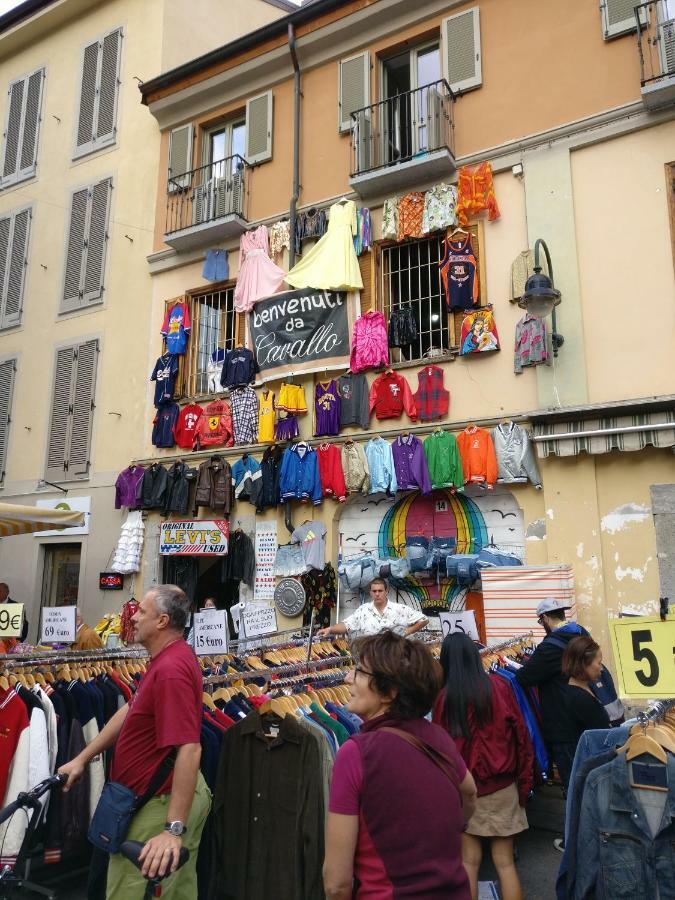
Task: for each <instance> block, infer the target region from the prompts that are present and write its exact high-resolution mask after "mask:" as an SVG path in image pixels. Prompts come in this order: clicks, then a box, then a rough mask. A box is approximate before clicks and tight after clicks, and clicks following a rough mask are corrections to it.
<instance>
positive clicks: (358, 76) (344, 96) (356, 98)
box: [338, 53, 370, 131]
mask: <svg viewBox="0 0 675 900" xmlns="http://www.w3.org/2000/svg"><path fill="white" fill-rule="evenodd" d="M338 78H339V84H338V129H339V130H340V131H349V130H350V128H351V127H352V113H353V112H356V111H357V110H359V109H363V108H364V107H366V106H368V105H369V103H370V56H369V55H368V53H359V54H357V55H356V56H350V57H349V58H348V59H341V60H340V62H339V63H338Z"/></svg>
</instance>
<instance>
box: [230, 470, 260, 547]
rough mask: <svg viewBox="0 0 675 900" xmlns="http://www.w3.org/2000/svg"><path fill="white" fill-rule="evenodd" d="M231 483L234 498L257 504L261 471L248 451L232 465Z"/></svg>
mask: <svg viewBox="0 0 675 900" xmlns="http://www.w3.org/2000/svg"><path fill="white" fill-rule="evenodd" d="M232 485H233V486H234V499H235V500H248V501H249V502H250V503H252V504H253V505H254V506H257V504H258V498H259V497H260V492H261V491H262V472H261V471H260V465H259V464H258V460H257V459H254V458H253V457H252V456H251V454H250V453H244V455H243V456H242V458H241V459H238V460H237V461H236V463H235V464H234V465H233V466H232ZM228 553H229V550H228Z"/></svg>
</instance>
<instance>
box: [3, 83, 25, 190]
mask: <svg viewBox="0 0 675 900" xmlns="http://www.w3.org/2000/svg"><path fill="white" fill-rule="evenodd" d="M25 88H26V82H25V81H24V79H23V78H22V79H21V81H15V82H14V84H12V85H10V88H9V91H8V92H7V93H8V95H9V103H8V106H7V122H6V124H5V156H4V159H3V163H2V178H3V181H4V180H5V179H8V178H11V177H12V176H13V175H16V164H17V161H18V158H19V141H20V139H21V118H22V112H23V94H24V90H25Z"/></svg>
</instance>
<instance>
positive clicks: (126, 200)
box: [0, 0, 294, 640]
mask: <svg viewBox="0 0 675 900" xmlns="http://www.w3.org/2000/svg"><path fill="white" fill-rule="evenodd" d="M229 7H230V11H229V13H228V16H227V17H225V16H223V15H222V10H221V4H219V3H217V2H215V0H214V2H211V0H208V2H201V3H200V4H199V6H198V9H197V10H195V9H194V8H193V9H192V10H191V12H190V14H189V15H190V28H189V29H186V28H185V27H184V24H185V16H186V14H187V12H186V11H187V5H186V4H185V3H183V2H176V0H144V2H142V3H138V2H134V0H106V2H97V0H27V2H24V3H21V4H20V5H19V6H17V7H16V8H15V9H14V10H12V11H11V12H9V13H7V14H6V15H5V16H3V17H2V18H1V19H0V78H1V79H2V83H3V84H5V85H6V86H7V90H6V91H5V93H4V94H3V99H2V100H0V105H2V110H1V111H0V115H1V116H2V121H3V123H4V130H3V135H2V147H1V150H0V158H1V160H2V163H1V166H2V168H1V170H0V172H1V174H0V284H1V285H2V288H1V291H2V294H1V308H0V489H1V493H2V499H3V501H8V502H14V503H20V504H26V505H34V504H36V503H37V504H40V503H45V502H47V503H49V504H51V505H52V506H59V505H61V504H67V505H68V506H70V507H71V508H75V509H80V510H82V511H84V512H85V525H84V527H83V528H81V529H77V530H71V531H68V532H63V533H59V532H54V533H52V532H49V533H44V534H38V535H36V536H32V535H29V536H25V537H15V538H12V539H11V540H3V541H2V542H1V544H0V580H2V581H5V582H7V583H8V584H9V585H10V589H11V594H12V596H13V597H14V598H15V599H16V600H17V601H20V602H24V603H25V604H26V614H27V616H28V619H29V621H30V623H31V630H30V632H29V639H31V640H33V639H35V638H36V633H37V625H38V621H39V611H40V607H41V605H42V604H48V605H54V604H69V603H75V602H78V603H79V604H80V606H81V607H82V609H83V613H84V615H85V618H86V619H88V620H89V621H90V622H93V621H96V620H97V619H98V618H99V616H100V614H101V613H103V612H105V611H107V610H111V611H115V610H117V609H118V608H119V606H120V602H121V601H120V597H121V596H123V597H124V598H125V599H126V597H127V596H128V594H129V593H130V592H132V593H133V591H134V589H135V586H134V583H133V578H127V583H126V592H125V593H124V595H119V594H112V595H108V594H105V593H103V592H102V591H101V590H99V573H100V572H103V571H105V570H106V569H107V567H108V565H109V562H110V559H111V556H112V553H113V550H114V548H115V545H116V543H117V541H118V538H119V534H120V527H121V523H122V522H123V513H122V512H121V511H119V510H116V509H115V505H114V504H115V488H114V485H115V479H116V477H117V474H118V472H119V471H120V469H121V468H123V467H124V466H125V465H128V463H129V462H130V460H132V459H133V458H135V457H136V456H138V454H139V452H140V451H141V450H142V447H143V439H144V438H143V435H144V420H145V415H146V412H147V410H146V394H145V390H146V384H147V382H148V378H149V372H148V371H147V355H148V334H149V329H150V323H151V314H152V309H151V290H152V286H151V279H150V275H149V272H148V266H147V256H148V254H149V253H151V252H152V249H153V242H154V226H155V199H156V197H155V193H156V191H155V185H156V183H157V172H158V157H159V151H160V135H159V130H158V128H157V125H156V123H155V122H154V120H153V119H152V118H151V117H149V116H148V115H147V111H146V110H145V109H143V107H142V106H141V105H140V103H139V101H138V85H139V83H142V82H143V81H145V80H147V79H148V78H149V77H150V76H151V75H153V74H155V73H156V72H157V71H159V70H161V69H162V68H170V67H172V66H175V65H177V64H181V63H184V62H185V61H186V60H189V59H191V58H192V57H193V56H195V55H196V54H199V53H201V52H203V51H204V50H205V49H207V48H209V47H211V46H212V44H213V42H214V41H215V42H225V41H228V40H231V39H233V38H234V37H237V35H238V34H240V33H241V32H242V31H243V30H246V29H249V28H251V27H257V26H259V25H264V24H265V23H266V22H269V21H271V20H273V19H274V18H277V17H279V16H282V15H284V14H285V13H287V12H288V10H289V9H292V8H294V7H293V6H292V5H291V6H289V5H288V4H287V3H284V2H283V0H274V2H265V0H246V2H237V3H231V4H229ZM111 597H112V600H111Z"/></svg>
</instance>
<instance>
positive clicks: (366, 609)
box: [317, 578, 429, 637]
mask: <svg viewBox="0 0 675 900" xmlns="http://www.w3.org/2000/svg"><path fill="white" fill-rule="evenodd" d="M370 596H371V602H370V603H364V604H363V605H362V606H360V607H359V608H358V609H357V610H356V612H353V613H352V614H351V616H348V617H347V618H346V619H345V620H344V622H336V623H335V625H330V626H329V627H328V628H322V629H321V630H320V631H318V632H317V636H318V637H329V636H330V635H339V634H350V635H351V634H353V633H354V632H356V633H358V634H359V635H363V634H377V633H378V632H379V631H385V630H386V629H387V628H392V629H399V628H400V629H403V632H402V633H403V634H404V635H405V636H406V637H407V636H408V635H409V634H414V633H415V632H416V631H420V630H421V629H422V628H426V626H427V625H428V624H429V621H428V619H426V618H425V617H424V616H423V615H422V613H421V612H418V611H417V610H415V609H413V608H412V607H411V606H406V605H405V604H404V603H393V602H392V601H391V600H389V597H388V596H387V582H386V581H385V580H384V578H373V580H372V581H371V582H370Z"/></svg>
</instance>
